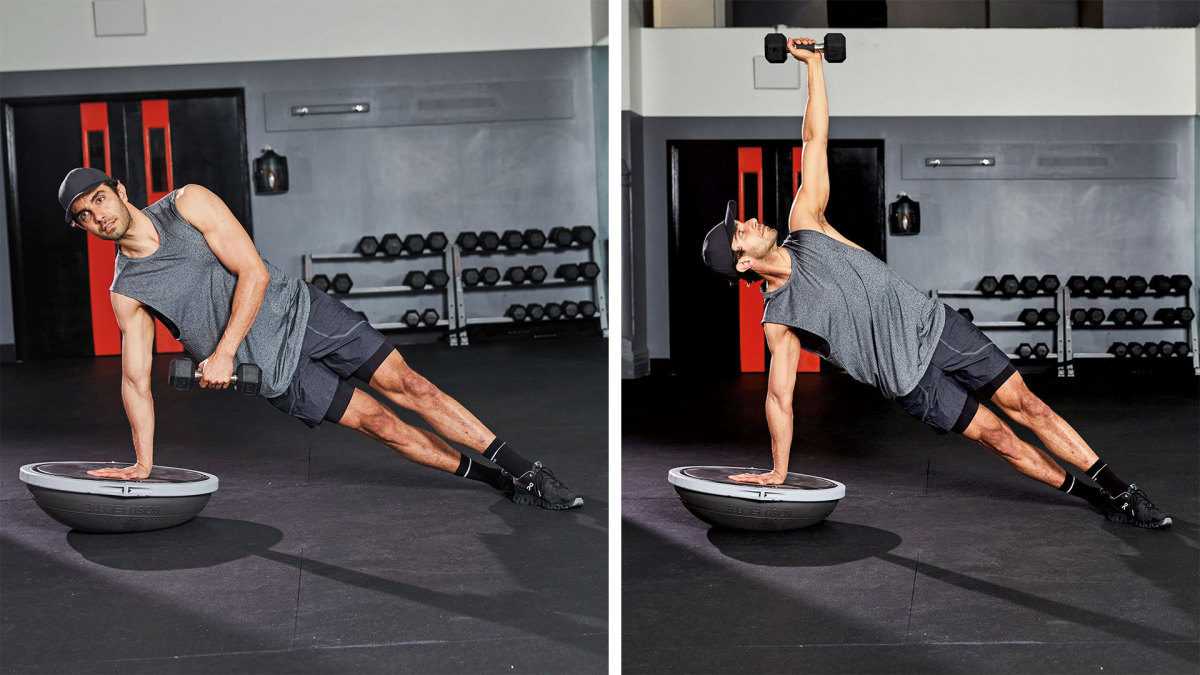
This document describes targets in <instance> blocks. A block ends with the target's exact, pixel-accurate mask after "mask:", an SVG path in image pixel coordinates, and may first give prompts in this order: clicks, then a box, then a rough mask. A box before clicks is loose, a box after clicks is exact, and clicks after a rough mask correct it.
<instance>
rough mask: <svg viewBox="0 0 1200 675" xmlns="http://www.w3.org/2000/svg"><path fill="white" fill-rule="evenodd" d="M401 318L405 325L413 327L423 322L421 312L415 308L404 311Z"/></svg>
mask: <svg viewBox="0 0 1200 675" xmlns="http://www.w3.org/2000/svg"><path fill="white" fill-rule="evenodd" d="M400 320H401V321H403V322H404V325H405V326H408V327H409V328H412V327H413V326H417V325H419V324H420V323H421V314H420V312H418V311H417V310H415V309H410V310H408V311H407V312H405V313H404V316H403V317H402V318H401V319H400Z"/></svg>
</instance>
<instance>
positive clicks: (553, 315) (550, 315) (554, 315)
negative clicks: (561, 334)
mask: <svg viewBox="0 0 1200 675" xmlns="http://www.w3.org/2000/svg"><path fill="white" fill-rule="evenodd" d="M562 315H563V309H562V305H560V304H558V303H557V302H547V303H546V318H547V319H551V320H556V319H561V318H562Z"/></svg>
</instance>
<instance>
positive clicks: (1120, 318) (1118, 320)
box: [1108, 307, 1129, 326]
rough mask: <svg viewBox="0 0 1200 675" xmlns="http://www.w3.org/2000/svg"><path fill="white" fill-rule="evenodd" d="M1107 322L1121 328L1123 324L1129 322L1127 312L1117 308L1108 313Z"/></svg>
mask: <svg viewBox="0 0 1200 675" xmlns="http://www.w3.org/2000/svg"><path fill="white" fill-rule="evenodd" d="M1108 320H1109V321H1111V322H1113V323H1115V324H1117V325H1118V326H1123V325H1125V322H1127V321H1129V312H1128V311H1126V310H1125V309H1124V308H1122V307H1117V308H1115V309H1113V310H1112V311H1111V312H1109V313H1108Z"/></svg>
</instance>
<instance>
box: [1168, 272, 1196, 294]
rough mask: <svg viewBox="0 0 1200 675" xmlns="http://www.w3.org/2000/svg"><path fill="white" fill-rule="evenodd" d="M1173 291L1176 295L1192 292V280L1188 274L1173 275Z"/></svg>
mask: <svg viewBox="0 0 1200 675" xmlns="http://www.w3.org/2000/svg"><path fill="white" fill-rule="evenodd" d="M1171 290H1173V291H1175V292H1176V293H1187V292H1188V291H1190V290H1192V278H1191V277H1189V276H1188V275H1186V274H1172V275H1171Z"/></svg>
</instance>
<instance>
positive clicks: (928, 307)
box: [763, 230, 946, 398]
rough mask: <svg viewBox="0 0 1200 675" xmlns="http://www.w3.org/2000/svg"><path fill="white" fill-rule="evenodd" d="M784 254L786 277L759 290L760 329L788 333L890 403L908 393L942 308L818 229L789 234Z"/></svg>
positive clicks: (928, 353)
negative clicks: (779, 327)
mask: <svg viewBox="0 0 1200 675" xmlns="http://www.w3.org/2000/svg"><path fill="white" fill-rule="evenodd" d="M783 248H784V249H785V250H786V251H787V252H788V253H789V254H790V255H791V256H792V272H791V275H790V276H789V277H788V280H787V281H786V282H784V283H783V285H781V286H780V287H779V288H775V289H772V290H770V291H763V299H764V304H765V307H764V310H763V323H778V324H783V325H785V326H789V327H791V328H792V329H794V330H795V332H796V334H797V335H799V336H800V344H801V346H803V347H804V348H805V349H807V350H808V351H810V352H813V353H815V354H817V355H818V356H820V357H822V358H824V359H826V360H828V361H829V362H830V363H833V364H834V365H836V366H838V367H839V368H842V369H843V370H845V371H846V372H847V373H849V374H850V376H851V377H853V378H854V379H856V380H858V381H859V382H863V383H865V384H870V385H872V386H875V387H878V388H879V390H880V391H882V392H883V395H884V396H886V397H888V398H898V397H900V396H904V395H905V394H907V393H909V392H910V391H912V390H913V389H914V388H915V387H916V386H917V383H918V382H920V380H921V376H922V375H924V374H925V369H926V368H928V367H929V363H930V361H932V360H933V352H934V349H936V348H937V342H938V338H940V337H941V335H942V327H943V325H944V324H945V323H946V316H945V310H943V309H942V304H941V303H940V302H936V301H934V300H932V299H930V298H929V297H928V296H927V295H925V294H924V293H922V292H920V291H918V290H917V289H916V288H914V287H913V286H912V284H909V283H908V282H907V281H905V280H904V279H902V278H901V277H900V275H898V274H896V272H895V271H893V270H892V268H890V267H888V266H887V265H886V264H884V263H883V261H881V260H879V259H878V258H876V257H875V256H874V255H872V254H870V253H868V252H867V251H863V250H861V249H857V248H854V247H853V246H847V245H846V244H843V243H842V242H840V241H837V240H836V239H833V238H831V237H829V236H827V235H825V234H822V233H821V232H817V231H816V230H797V231H795V232H792V233H791V234H789V235H788V238H787V240H785V241H784V242H783Z"/></svg>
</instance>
